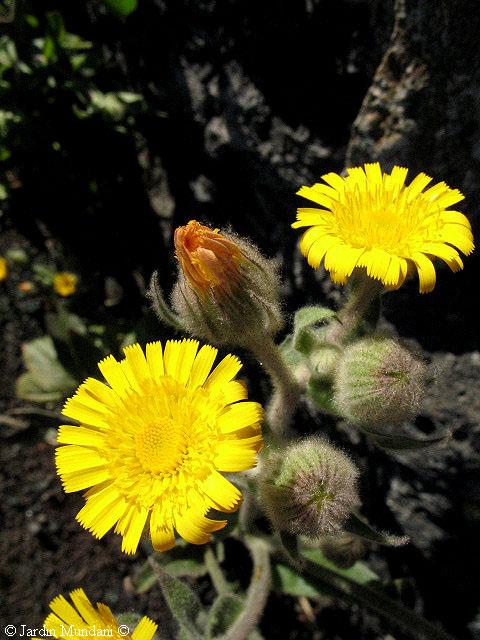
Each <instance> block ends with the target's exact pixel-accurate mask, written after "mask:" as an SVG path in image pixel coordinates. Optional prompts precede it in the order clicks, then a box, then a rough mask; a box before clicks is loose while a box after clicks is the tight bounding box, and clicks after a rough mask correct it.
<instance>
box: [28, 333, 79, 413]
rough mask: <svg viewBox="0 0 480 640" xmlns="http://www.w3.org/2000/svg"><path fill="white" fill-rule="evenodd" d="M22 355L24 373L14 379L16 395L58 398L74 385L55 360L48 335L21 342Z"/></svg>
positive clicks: (37, 399)
mask: <svg viewBox="0 0 480 640" xmlns="http://www.w3.org/2000/svg"><path fill="white" fill-rule="evenodd" d="M22 356H23V361H24V364H25V367H26V369H27V373H26V374H23V375H21V376H20V377H19V378H18V380H17V388H16V391H17V395H18V397H19V398H22V399H24V400H33V401H36V402H48V401H50V400H60V399H62V398H63V397H65V396H66V395H67V394H68V392H69V391H71V390H72V389H73V388H74V387H75V386H76V384H77V382H76V380H75V379H74V378H73V377H72V376H70V375H69V374H68V373H67V371H66V370H65V369H64V367H63V366H62V365H61V364H60V362H59V361H58V358H57V352H56V350H55V346H54V343H53V340H52V339H51V337H50V336H43V337H42V338H36V339H35V340H32V341H31V342H26V343H24V344H23V346H22Z"/></svg>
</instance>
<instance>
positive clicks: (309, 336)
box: [293, 306, 336, 355]
mask: <svg viewBox="0 0 480 640" xmlns="http://www.w3.org/2000/svg"><path fill="white" fill-rule="evenodd" d="M333 318H336V313H335V311H333V310H332V309H329V308H328V307H316V306H309V307H302V309H299V310H298V311H297V312H296V314H295V318H294V321H293V346H294V348H295V349H296V350H297V351H299V352H300V353H303V354H304V355H309V354H310V353H311V352H312V351H313V349H314V348H315V345H316V344H318V342H319V336H318V335H316V333H315V331H314V328H315V327H318V325H323V324H325V323H326V322H327V321H329V320H332V319H333Z"/></svg>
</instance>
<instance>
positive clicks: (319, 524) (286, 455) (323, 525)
mask: <svg viewBox="0 0 480 640" xmlns="http://www.w3.org/2000/svg"><path fill="white" fill-rule="evenodd" d="M357 478H358V469H357V467H356V466H355V464H354V463H353V462H352V461H351V460H350V458H348V457H347V456H346V455H345V454H344V453H343V452H341V451H339V450H338V449H336V448H335V447H333V446H332V445H331V444H329V443H328V442H326V441H325V440H322V439H321V438H317V437H312V438H307V439H306V440H303V441H301V442H298V443H295V444H292V445H290V446H289V447H287V449H286V450H283V451H281V452H274V453H273V454H271V456H270V458H269V459H268V460H267V462H266V463H265V465H264V468H263V470H262V475H261V478H260V497H261V500H262V503H263V506H264V509H265V512H266V514H267V515H268V517H269V518H270V520H271V522H272V524H273V525H274V526H275V527H276V528H277V529H279V530H282V531H289V532H290V533H293V534H302V535H305V536H308V537H310V538H318V537H319V536H322V535H325V534H334V533H337V532H339V531H341V529H342V527H343V525H344V524H345V522H346V520H347V519H348V516H349V515H350V513H351V512H352V510H353V509H355V508H356V507H357V506H358V505H359V504H360V500H359V497H358V492H357Z"/></svg>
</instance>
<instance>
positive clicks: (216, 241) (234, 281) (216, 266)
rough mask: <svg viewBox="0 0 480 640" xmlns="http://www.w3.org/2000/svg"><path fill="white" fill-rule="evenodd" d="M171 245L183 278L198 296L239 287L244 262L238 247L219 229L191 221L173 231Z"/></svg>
mask: <svg viewBox="0 0 480 640" xmlns="http://www.w3.org/2000/svg"><path fill="white" fill-rule="evenodd" d="M174 242H175V250H176V253H177V258H178V261H179V262H180V266H181V268H182V271H183V274H184V276H185V278H186V279H187V281H188V284H190V285H191V286H192V287H193V288H194V289H195V290H196V291H197V293H200V294H202V295H204V294H205V293H206V292H207V291H208V290H210V289H220V290H221V289H224V290H232V288H235V286H236V285H240V282H241V280H242V276H241V272H240V269H241V263H242V262H244V261H245V260H246V258H245V256H244V255H243V253H242V251H241V249H240V247H239V246H238V245H237V244H235V242H234V241H233V240H232V239H230V238H228V237H227V236H224V235H223V234H221V233H220V231H219V230H218V229H209V228H208V227H205V226H204V225H203V224H200V223H199V222H197V221H196V220H190V222H189V223H188V224H187V225H185V226H184V227H178V229H177V230H176V231H175V237H174Z"/></svg>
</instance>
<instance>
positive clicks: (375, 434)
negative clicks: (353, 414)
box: [359, 427, 452, 451]
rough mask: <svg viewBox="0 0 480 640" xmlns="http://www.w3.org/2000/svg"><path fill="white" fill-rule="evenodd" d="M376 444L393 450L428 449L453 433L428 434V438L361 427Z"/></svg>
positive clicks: (447, 438)
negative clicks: (392, 433)
mask: <svg viewBox="0 0 480 640" xmlns="http://www.w3.org/2000/svg"><path fill="white" fill-rule="evenodd" d="M359 428H360V430H361V431H363V432H364V433H365V434H366V435H367V436H368V437H369V438H370V439H371V440H372V442H373V443H374V444H376V445H377V446H378V447H381V448H382V449H387V450H391V451H413V450H415V449H428V447H433V446H435V445H439V444H445V443H446V442H448V441H449V440H450V438H451V437H452V433H451V432H450V431H447V432H445V433H442V434H439V435H432V436H428V437H427V438H414V437H413V436H404V435H396V434H395V435H390V434H388V433H382V432H380V431H374V430H372V429H366V428H365V427H359Z"/></svg>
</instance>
